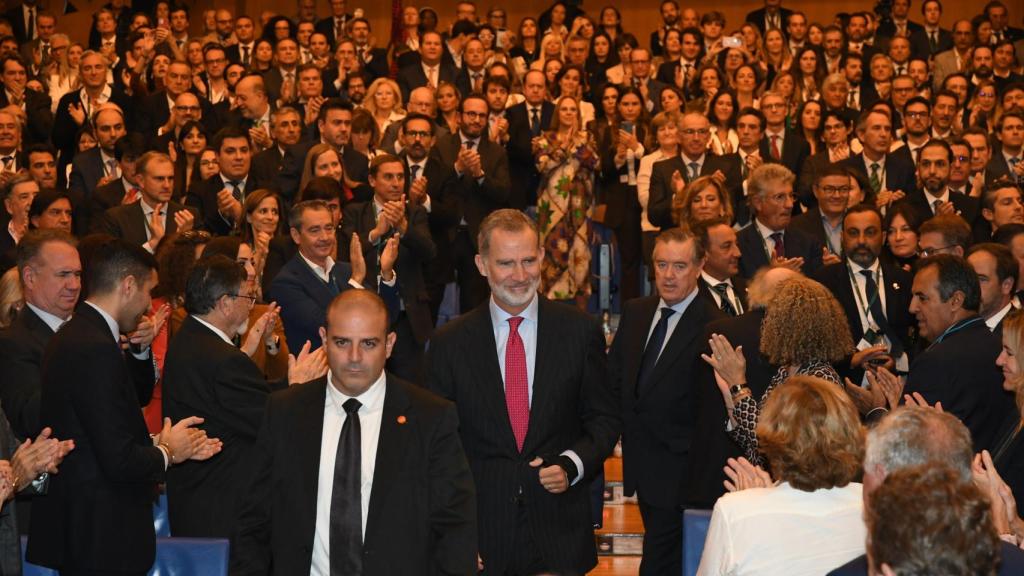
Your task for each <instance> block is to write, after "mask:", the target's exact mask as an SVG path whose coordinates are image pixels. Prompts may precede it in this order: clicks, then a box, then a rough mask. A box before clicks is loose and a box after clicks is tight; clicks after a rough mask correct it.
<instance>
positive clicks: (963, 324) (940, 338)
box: [928, 316, 982, 348]
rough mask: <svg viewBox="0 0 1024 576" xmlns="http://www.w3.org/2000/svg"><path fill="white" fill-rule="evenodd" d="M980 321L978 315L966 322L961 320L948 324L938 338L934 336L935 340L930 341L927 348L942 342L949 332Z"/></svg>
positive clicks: (953, 332) (954, 331)
mask: <svg viewBox="0 0 1024 576" xmlns="http://www.w3.org/2000/svg"><path fill="white" fill-rule="evenodd" d="M981 321H982V317H981V316H978V317H976V318H972V319H970V320H968V321H966V322H963V323H961V324H954V325H952V326H950V327H949V328H946V330H945V331H944V332H943V333H942V334H941V335H940V336H939V337H938V338H936V339H935V341H934V342H932V343H931V345H930V346H928V348H931V347H932V346H935V345H936V344H938V343H939V342H942V341H943V340H944V339H945V338H946V336H949V335H950V334H955V333H957V332H959V331H961V330H963V329H964V328H967V327H968V326H970V325H972V324H977V323H978V322H981Z"/></svg>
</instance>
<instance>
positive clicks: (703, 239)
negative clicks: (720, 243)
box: [690, 216, 732, 254]
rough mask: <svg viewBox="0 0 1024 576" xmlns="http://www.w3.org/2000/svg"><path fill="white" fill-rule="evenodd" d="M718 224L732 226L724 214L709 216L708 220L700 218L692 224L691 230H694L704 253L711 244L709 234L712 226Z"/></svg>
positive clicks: (694, 234)
mask: <svg viewBox="0 0 1024 576" xmlns="http://www.w3.org/2000/svg"><path fill="white" fill-rule="evenodd" d="M717 226H730V227H731V226H732V223H731V222H730V220H729V218H726V217H724V216H716V217H714V218H708V219H707V220H699V221H697V222H696V223H694V224H693V225H692V226H690V231H691V232H693V236H694V238H696V239H697V243H698V244H700V252H701V253H702V254H706V253H707V249H708V246H709V245H710V244H711V235H710V234H709V232H710V230H711V229H712V228H715V227H717Z"/></svg>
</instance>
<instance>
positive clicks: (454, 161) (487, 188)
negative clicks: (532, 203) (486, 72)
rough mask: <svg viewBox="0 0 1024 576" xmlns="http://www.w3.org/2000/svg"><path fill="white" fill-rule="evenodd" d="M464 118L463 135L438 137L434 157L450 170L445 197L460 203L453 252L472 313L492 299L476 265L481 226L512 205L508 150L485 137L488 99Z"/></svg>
mask: <svg viewBox="0 0 1024 576" xmlns="http://www.w3.org/2000/svg"><path fill="white" fill-rule="evenodd" d="M460 114H461V123H460V125H459V132H458V133H457V134H449V135H448V136H447V137H443V138H440V139H438V141H437V143H436V144H435V145H434V148H433V149H432V150H431V151H430V154H431V157H432V158H435V159H436V160H437V161H438V162H439V163H440V165H441V166H444V167H445V168H446V173H445V176H444V182H443V183H442V185H441V188H442V192H441V193H442V194H443V195H444V196H445V197H448V196H449V195H450V196H453V197H455V198H457V199H458V204H459V225H458V228H457V230H456V234H455V240H454V242H453V244H454V246H453V250H454V256H455V270H456V274H457V277H458V283H459V290H460V292H459V308H460V310H462V311H463V312H467V311H469V310H471V309H473V308H475V307H476V306H478V305H479V304H481V303H482V302H484V301H485V300H486V299H487V283H486V282H485V281H484V278H483V277H482V276H481V275H480V272H479V269H478V268H477V265H476V263H475V261H474V257H475V255H476V253H477V233H478V231H479V229H480V222H481V221H483V219H484V218H485V217H486V216H487V215H488V214H490V213H491V212H493V211H494V210H497V209H499V208H503V207H505V206H507V205H508V201H509V195H510V193H511V181H510V177H509V167H508V156H507V155H506V153H505V150H504V149H503V148H502V147H501V146H500V145H498V144H495V143H493V142H490V141H488V140H487V137H486V135H485V130H486V128H487V125H488V122H487V115H488V106H487V101H486V100H485V99H484V98H483V97H481V96H476V95H474V96H470V97H468V98H465V99H463V100H462V104H461V109H460Z"/></svg>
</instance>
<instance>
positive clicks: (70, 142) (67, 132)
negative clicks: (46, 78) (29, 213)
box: [53, 87, 141, 190]
mask: <svg viewBox="0 0 1024 576" xmlns="http://www.w3.org/2000/svg"><path fill="white" fill-rule="evenodd" d="M109 102H113V103H114V104H117V105H118V106H119V107H120V108H121V110H122V111H124V113H125V116H126V118H125V129H127V130H129V131H131V132H140V131H139V130H137V129H136V128H137V126H136V124H134V123H133V122H132V120H133V118H132V112H133V106H132V101H131V99H130V98H129V97H128V96H127V95H125V93H124V92H122V91H121V90H120V89H118V88H117V87H114V88H112V89H111V92H110V100H109ZM72 104H74V105H81V104H82V92H81V91H80V90H73V91H71V92H68V93H67V94H65V95H64V96H63V97H61V99H60V102H58V103H57V112H56V114H55V116H54V119H53V145H54V146H55V147H56V148H57V150H58V151H59V152H60V162H59V163H58V165H57V184H58V185H59V186H63V185H64V184H65V183H66V182H65V177H64V171H65V168H66V167H67V165H68V164H70V163H71V160H72V158H74V157H75V155H76V153H77V151H78V149H77V148H76V147H75V135H76V134H78V131H79V130H80V129H81V126H79V125H78V124H76V123H75V120H74V118H72V117H71V112H69V111H68V109H69V107H70V106H71V105H72ZM140 133H141V132H140ZM92 182H93V185H94V184H95V182H96V181H95V180H93V181H92ZM89 189H90V190H92V188H89Z"/></svg>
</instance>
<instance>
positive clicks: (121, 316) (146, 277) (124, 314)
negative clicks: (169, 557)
mask: <svg viewBox="0 0 1024 576" xmlns="http://www.w3.org/2000/svg"><path fill="white" fill-rule="evenodd" d="M156 283H157V275H156V260H154V259H153V256H152V255H151V254H149V253H148V252H146V251H145V250H143V249H142V247H140V246H133V245H130V244H127V243H125V242H123V241H121V240H112V241H109V242H107V243H105V244H103V245H102V246H99V247H97V249H96V250H95V251H94V252H93V255H92V258H91V260H90V262H89V272H88V282H87V285H88V290H89V292H88V293H87V294H86V297H85V303H84V304H83V305H82V306H81V307H79V309H78V311H77V312H76V313H75V315H74V316H73V317H72V318H71V320H70V321H69V322H68V323H67V324H66V325H64V327H62V328H61V329H60V331H59V332H58V333H57V335H56V336H54V337H53V339H51V340H50V343H49V345H48V346H47V348H46V353H45V355H44V357H43V366H44V368H43V391H42V398H41V400H40V420H41V421H42V422H46V423H47V424H49V425H50V426H51V427H52V428H53V433H54V435H55V436H57V437H59V438H72V439H74V440H75V450H74V451H73V452H72V453H71V454H69V455H68V457H67V458H66V459H65V460H64V464H63V466H62V467H61V470H60V474H56V475H54V476H52V477H50V486H49V492H48V493H47V495H46V498H39V499H37V500H36V501H35V502H33V506H32V526H31V530H30V535H29V540H28V551H27V554H26V558H27V559H28V561H29V562H31V563H33V564H38V565H40V566H46V567H49V568H54V569H57V570H59V571H61V573H63V574H112V573H116V574H136V575H140V576H141V575H142V574H146V573H147V572H148V571H149V570H150V568H151V567H152V566H153V560H154V558H155V556H156V536H155V534H154V532H153V495H154V494H155V493H156V490H157V483H158V482H160V481H161V480H162V479H163V477H164V473H165V471H166V470H167V468H168V467H170V466H171V465H174V464H180V463H182V462H184V461H186V460H189V459H190V458H191V459H196V460H205V459H207V458H209V457H211V456H213V455H214V454H216V453H217V452H219V451H220V441H219V440H216V439H214V438H209V437H207V436H206V433H205V432H202V431H200V430H198V429H194V428H192V426H193V425H195V424H201V423H202V419H201V418H193V417H189V418H185V419H184V420H180V421H179V422H178V423H177V424H175V425H174V426H172V425H171V422H170V419H166V420H164V427H163V430H162V431H161V432H160V434H158V435H156V436H155V437H153V438H150V436H149V434H148V432H147V431H146V423H145V421H144V420H143V419H142V412H141V410H140V407H141V406H143V405H145V404H146V403H148V402H149V399H150V397H151V395H152V391H153V385H154V369H153V360H152V358H151V354H150V350H149V342H150V341H152V338H153V335H155V333H156V327H155V326H154V325H153V323H152V322H151V321H149V320H148V319H146V320H144V321H143V323H142V324H140V322H139V319H140V318H142V315H143V314H144V313H145V312H146V311H148V310H149V309H150V306H151V300H150V291H151V290H152V289H153V287H154V286H155V285H156ZM143 327H145V328H144V331H145V332H146V334H141V332H143V330H142V329H143ZM124 332H128V333H130V335H129V336H128V340H129V341H130V342H132V343H136V345H138V346H141V348H142V352H141V353H139V354H138V355H136V354H135V353H133V352H126V351H125V350H124V349H123V347H122V343H121V339H122V336H121V333H124ZM83 531H89V532H90V533H91V534H92V536H91V537H90V538H88V539H86V540H83V539H82V538H81V534H82V532H83Z"/></svg>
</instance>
